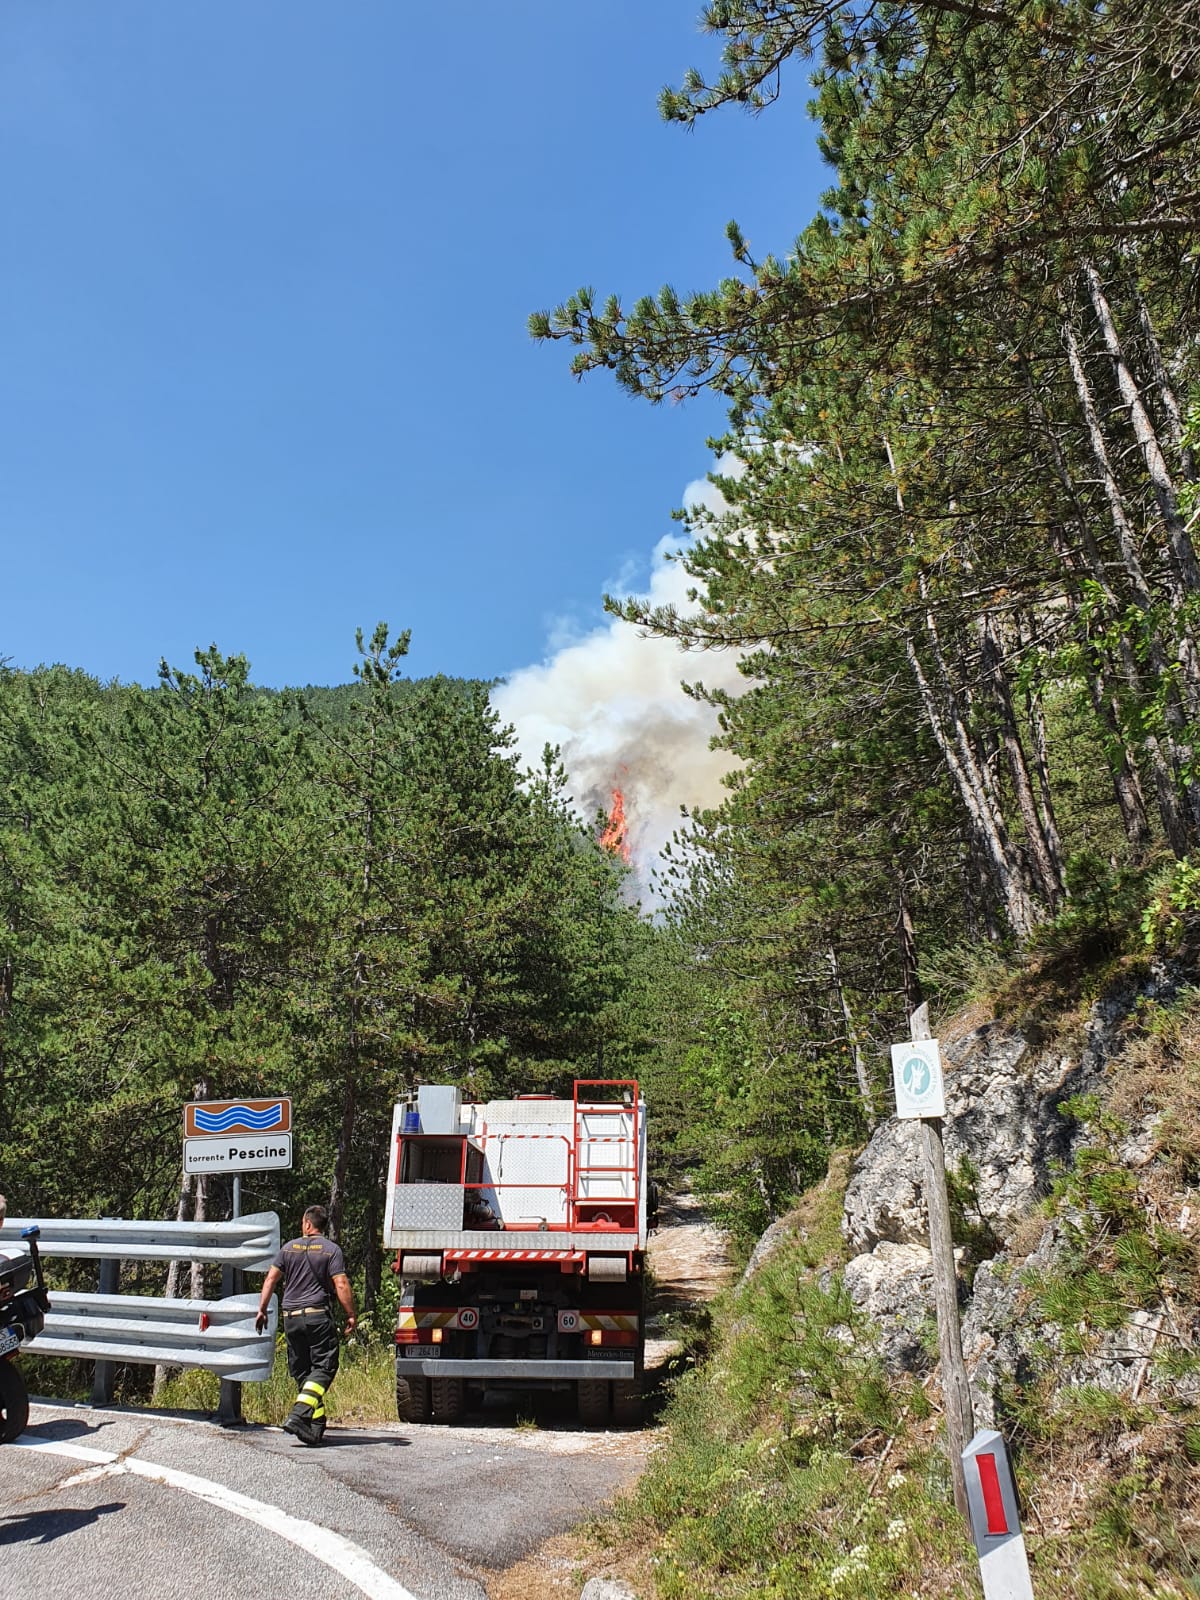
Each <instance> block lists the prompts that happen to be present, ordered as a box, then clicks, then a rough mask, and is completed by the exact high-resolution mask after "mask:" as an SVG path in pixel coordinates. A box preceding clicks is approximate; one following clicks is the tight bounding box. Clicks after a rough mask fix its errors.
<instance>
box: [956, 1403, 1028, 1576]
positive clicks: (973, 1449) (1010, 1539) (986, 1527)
mask: <svg viewBox="0 0 1200 1600" xmlns="http://www.w3.org/2000/svg"><path fill="white" fill-rule="evenodd" d="M962 1463H963V1476H964V1478H965V1479H966V1486H967V1503H968V1505H969V1507H970V1512H971V1533H972V1535H973V1536H974V1539H975V1549H976V1551H977V1553H978V1555H979V1575H980V1577H981V1578H982V1579H983V1593H984V1600H1033V1584H1032V1583H1031V1581H1030V1577H1029V1562H1028V1560H1027V1559H1026V1555H1025V1539H1024V1536H1023V1535H1022V1533H1021V1519H1020V1517H1019V1515H1018V1513H1017V1491H1016V1487H1015V1485H1014V1483H1013V1475H1012V1468H1011V1467H1010V1466H1009V1463H1008V1451H1007V1450H1006V1449H1005V1448H1004V1440H1003V1439H1002V1438H1001V1437H1000V1435H999V1434H998V1433H997V1432H996V1431H995V1429H994V1428H981V1429H980V1430H979V1432H978V1433H977V1434H976V1435H975V1437H974V1438H973V1439H972V1440H971V1442H970V1444H969V1445H968V1446H967V1448H966V1449H965V1450H964V1451H963V1453H962Z"/></svg>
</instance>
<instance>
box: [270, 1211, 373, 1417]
mask: <svg viewBox="0 0 1200 1600" xmlns="http://www.w3.org/2000/svg"><path fill="white" fill-rule="evenodd" d="M328 1223H329V1213H328V1212H327V1211H326V1210H325V1207H324V1206H309V1208H308V1210H307V1211H306V1212H305V1213H304V1218H303V1220H302V1222H301V1224H300V1237H299V1238H298V1239H292V1240H290V1241H289V1243H287V1244H285V1245H284V1246H283V1248H282V1250H280V1252H279V1254H278V1255H277V1256H276V1257H275V1259H274V1261H272V1263H271V1267H270V1270H269V1271H268V1273H267V1275H266V1277H265V1278H264V1279H263V1286H262V1295H261V1297H260V1299H259V1303H258V1315H257V1316H256V1317H255V1319H254V1327H255V1330H256V1331H257V1332H258V1333H261V1332H262V1331H263V1329H264V1328H265V1327H266V1325H267V1307H268V1306H269V1305H270V1303H271V1296H272V1294H273V1293H274V1292H275V1286H276V1284H277V1283H278V1282H279V1281H280V1279H282V1280H283V1331H284V1333H285V1335H286V1336H287V1355H288V1371H289V1372H290V1373H291V1375H292V1377H293V1378H294V1379H295V1380H296V1384H297V1387H298V1393H297V1395H296V1403H295V1405H294V1406H293V1407H292V1409H291V1412H290V1413H289V1415H288V1416H287V1418H286V1420H285V1421H284V1424H283V1426H284V1429H285V1431H286V1432H287V1433H291V1434H294V1435H295V1437H296V1438H297V1439H299V1440H300V1442H301V1444H320V1442H321V1438H322V1435H323V1434H324V1432H325V1395H326V1393H327V1392H328V1389H329V1385H330V1384H331V1383H332V1382H333V1379H334V1374H335V1373H336V1372H337V1369H338V1330H337V1323H336V1322H334V1320H333V1300H334V1297H335V1296H336V1297H337V1301H338V1304H339V1305H340V1306H341V1308H342V1310H343V1311H344V1312H345V1313H346V1325H345V1331H346V1337H347V1338H349V1336H350V1335H351V1334H352V1333H353V1332H354V1329H355V1326H356V1322H357V1319H356V1317H355V1314H354V1291H353V1289H351V1287H350V1279H349V1278H348V1277H347V1276H346V1258H345V1257H344V1256H343V1255H342V1252H341V1249H340V1247H339V1246H338V1245H336V1244H334V1243H333V1241H332V1240H331V1239H327V1238H326V1237H325V1229H326V1227H327V1226H328Z"/></svg>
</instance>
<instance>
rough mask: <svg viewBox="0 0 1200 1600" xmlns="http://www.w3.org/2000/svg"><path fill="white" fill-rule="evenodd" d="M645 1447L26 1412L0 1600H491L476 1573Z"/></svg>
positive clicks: (625, 1437) (591, 1436)
mask: <svg viewBox="0 0 1200 1600" xmlns="http://www.w3.org/2000/svg"><path fill="white" fill-rule="evenodd" d="M646 1448H647V1441H646V1439H645V1438H644V1436H642V1435H639V1434H623V1433H616V1432H613V1433H605V1432H589V1431H585V1430H582V1429H580V1428H578V1427H577V1426H576V1425H575V1424H574V1423H573V1422H569V1421H567V1420H563V1421H561V1422H557V1421H556V1420H555V1418H554V1417H553V1415H551V1416H550V1417H549V1418H547V1419H545V1420H542V1421H540V1422H539V1425H538V1427H536V1428H518V1427H514V1426H513V1421H512V1418H511V1417H502V1418H500V1419H499V1420H498V1423H497V1424H496V1425H492V1424H491V1423H490V1421H489V1420H488V1419H487V1418H486V1417H485V1418H479V1419H476V1425H475V1426H464V1427H459V1428H446V1427H425V1426H422V1427H415V1428H414V1427H409V1426H404V1425H401V1424H385V1425H381V1426H378V1427H374V1428H370V1429H354V1428H331V1429H330V1430H329V1432H328V1433H327V1435H326V1442H325V1444H324V1445H323V1446H322V1447H321V1448H320V1449H319V1450H307V1449H305V1448H304V1447H303V1446H300V1445H298V1444H296V1443H295V1442H294V1441H293V1440H292V1439H291V1438H290V1436H289V1435H287V1434H285V1433H283V1432H281V1431H280V1430H279V1429H277V1428H262V1427H246V1428H241V1429H230V1430H226V1429H222V1428H219V1427H216V1426H215V1425H213V1424H211V1423H209V1422H205V1421H199V1420H197V1419H195V1418H181V1417H173V1416H167V1415H164V1414H163V1413H161V1412H148V1411H118V1410H114V1411H97V1410H92V1409H91V1408H90V1407H83V1406H80V1407H70V1406H54V1405H35V1406H34V1408H33V1411H32V1414H31V1417H30V1424H29V1428H28V1429H27V1430H26V1432H25V1433H24V1434H22V1436H21V1438H20V1439H19V1440H18V1441H16V1442H15V1443H14V1444H11V1445H0V1595H3V1596H4V1600H117V1597H120V1600H195V1597H198V1596H199V1597H203V1600H226V1597H229V1600H233V1597H235V1596H236V1597H237V1600H248V1597H250V1600H274V1597H276V1596H278V1597H279V1600H310V1597H311V1600H333V1597H340V1596H346V1597H347V1600H356V1597H358V1596H363V1595H365V1596H367V1597H369V1600H486V1595H487V1581H488V1576H489V1573H492V1572H496V1571H500V1570H503V1569H504V1568H505V1567H507V1566H510V1565H512V1564H514V1563H515V1562H517V1561H519V1560H520V1559H521V1558H522V1557H523V1556H525V1555H527V1554H528V1553H529V1552H530V1551H531V1550H533V1549H534V1548H536V1547H537V1545H539V1544H540V1543H541V1542H542V1541H543V1540H545V1539H547V1538H549V1537H550V1536H551V1535H553V1534H556V1533H561V1532H563V1531H565V1530H566V1529H567V1528H570V1527H571V1526H573V1525H574V1524H575V1523H576V1522H578V1521H579V1520H580V1519H581V1518H582V1517H584V1516H586V1515H587V1514H588V1513H589V1512H590V1511H592V1510H594V1509H595V1508H597V1507H598V1506H599V1505H600V1504H601V1503H602V1502H604V1501H605V1500H607V1499H609V1498H610V1497H611V1496H612V1495H613V1494H614V1493H615V1492H616V1491H617V1490H618V1489H619V1488H620V1487H621V1485H622V1484H625V1483H628V1482H631V1481H632V1479H633V1478H634V1477H636V1475H637V1473H638V1472H639V1470H640V1468H641V1465H642V1462H643V1460H644V1457H645V1451H646Z"/></svg>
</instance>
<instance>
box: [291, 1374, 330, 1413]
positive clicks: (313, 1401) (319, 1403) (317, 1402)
mask: <svg viewBox="0 0 1200 1600" xmlns="http://www.w3.org/2000/svg"><path fill="white" fill-rule="evenodd" d="M292 1410H293V1411H294V1412H295V1413H296V1414H297V1415H298V1416H308V1417H311V1418H312V1420H313V1421H314V1422H316V1421H318V1420H319V1419H321V1418H323V1417H324V1415H325V1388H324V1385H323V1384H320V1383H316V1382H314V1380H313V1379H312V1378H309V1379H307V1380H306V1382H304V1383H303V1384H302V1385H301V1386H300V1393H299V1394H298V1395H297V1396H296V1403H295V1405H294V1406H293V1407H292Z"/></svg>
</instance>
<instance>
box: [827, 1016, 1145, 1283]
mask: <svg viewBox="0 0 1200 1600" xmlns="http://www.w3.org/2000/svg"><path fill="white" fill-rule="evenodd" d="M1132 1000H1133V995H1132V993H1127V994H1118V995H1115V996H1110V997H1108V998H1107V999H1106V1000H1105V1001H1103V1002H1102V1003H1100V1004H1098V1005H1097V1006H1095V1007H1094V1008H1093V1011H1092V1014H1091V1016H1090V1017H1089V1019H1088V1022H1087V1024H1086V1027H1085V1028H1084V1031H1083V1035H1082V1038H1081V1039H1080V1041H1079V1043H1078V1044H1077V1045H1076V1046H1075V1047H1074V1048H1073V1049H1072V1050H1071V1051H1069V1052H1063V1051H1062V1050H1060V1049H1056V1048H1051V1049H1041V1048H1038V1047H1037V1045H1036V1043H1035V1042H1034V1041H1033V1039H1032V1038H1026V1037H1025V1035H1024V1034H1022V1033H1021V1031H1020V1030H1019V1029H1016V1028H1014V1027H1011V1026H1007V1025H1005V1024H1003V1023H999V1022H990V1023H987V1024H985V1025H984V1026H983V1027H980V1028H976V1029H974V1030H973V1031H972V1032H970V1033H968V1034H964V1035H962V1036H961V1037H959V1038H957V1039H953V1040H951V1041H950V1042H949V1043H947V1044H946V1045H945V1046H944V1047H943V1050H942V1060H943V1065H944V1068H945V1074H946V1112H947V1117H946V1125H945V1130H946V1131H945V1145H946V1165H947V1168H948V1170H950V1171H951V1172H957V1171H959V1170H962V1168H963V1164H964V1162H965V1163H966V1164H967V1165H969V1167H970V1169H971V1171H972V1172H973V1173H975V1174H977V1176H976V1177H975V1179H974V1183H973V1189H974V1193H973V1195H972V1197H971V1204H970V1206H969V1207H968V1220H969V1221H971V1222H973V1223H976V1224H977V1225H978V1224H986V1225H987V1226H988V1227H990V1228H991V1229H992V1230H994V1232H995V1233H996V1234H997V1235H998V1236H1000V1237H1001V1238H1002V1237H1003V1236H1004V1234H1005V1233H1006V1231H1007V1229H1008V1228H1009V1227H1010V1226H1011V1224H1012V1222H1013V1221H1014V1220H1015V1219H1016V1218H1017V1217H1018V1216H1020V1215H1021V1214H1022V1213H1023V1212H1025V1211H1027V1210H1028V1209H1029V1208H1030V1206H1031V1205H1033V1204H1034V1202H1035V1201H1036V1200H1038V1199H1039V1198H1040V1197H1041V1196H1042V1195H1043V1194H1045V1193H1046V1192H1047V1191H1048V1189H1049V1187H1050V1183H1051V1180H1052V1175H1053V1172H1054V1170H1055V1168H1057V1167H1059V1166H1061V1165H1063V1164H1065V1163H1067V1162H1068V1161H1069V1159H1070V1156H1071V1154H1072V1152H1073V1150H1074V1148H1075V1146H1076V1145H1077V1144H1078V1143H1079V1141H1080V1139H1081V1138H1082V1137H1083V1135H1082V1132H1081V1130H1080V1128H1079V1126H1078V1124H1077V1123H1076V1122H1075V1121H1074V1120H1073V1119H1071V1118H1070V1117H1068V1116H1065V1115H1064V1114H1063V1113H1062V1111H1060V1109H1059V1107H1060V1106H1061V1105H1062V1103H1063V1101H1064V1100H1067V1099H1068V1098H1070V1097H1071V1096H1072V1095H1076V1094H1083V1093H1087V1092H1088V1091H1090V1090H1093V1089H1095V1088H1096V1087H1097V1086H1098V1085H1099V1083H1100V1080H1101V1078H1102V1077H1103V1074H1104V1070H1105V1067H1106V1065H1107V1063H1108V1060H1109V1057H1110V1055H1112V1053H1113V1052H1114V1050H1115V1049H1116V1048H1117V1047H1118V1043H1119V1037H1118V1036H1119V1027H1120V1023H1121V1022H1122V1021H1123V1020H1124V1018H1125V1016H1126V1015H1127V1014H1128V1012H1129V1009H1130V1007H1131V1005H1132ZM842 1231H843V1233H844V1234H845V1237H846V1239H847V1241H848V1242H849V1244H850V1247H851V1249H853V1250H854V1251H855V1252H856V1253H863V1252H866V1251H869V1250H872V1249H873V1248H874V1247H875V1246H876V1245H877V1244H879V1243H881V1242H884V1241H890V1242H891V1243H894V1244H924V1243H925V1242H926V1240H927V1238H928V1232H927V1224H926V1220H925V1207H924V1203H923V1201H922V1199H921V1158H920V1149H919V1144H918V1133H917V1124H916V1123H915V1122H901V1121H899V1120H898V1119H897V1118H895V1117H892V1118H891V1119H889V1121H887V1122H885V1123H882V1124H881V1125H880V1127H878V1128H877V1129H876V1130H875V1133H874V1135H873V1136H872V1138H871V1141H870V1143H869V1144H868V1145H867V1147H866V1149H865V1150H864V1151H863V1152H862V1154H861V1155H860V1156H859V1157H858V1159H857V1160H856V1161H855V1163H854V1166H853V1168H852V1170H851V1177H850V1183H849V1186H848V1188H847V1191H846V1211H845V1217H844V1219H843V1223H842Z"/></svg>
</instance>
